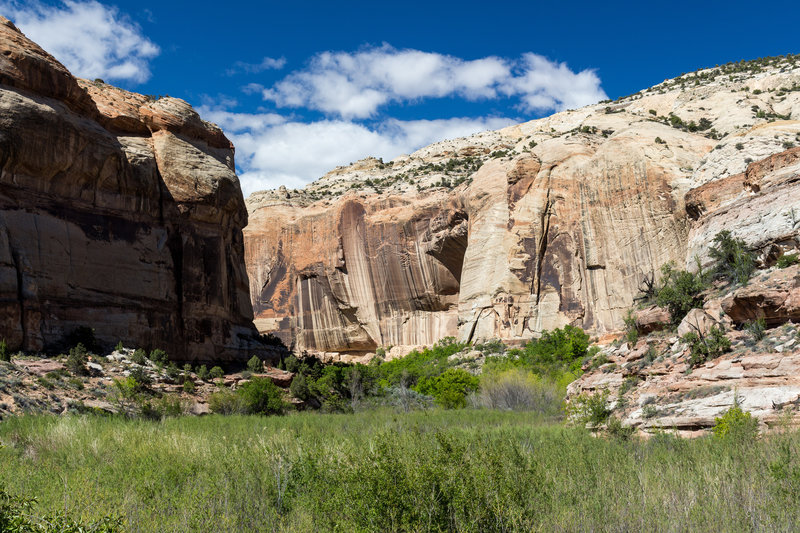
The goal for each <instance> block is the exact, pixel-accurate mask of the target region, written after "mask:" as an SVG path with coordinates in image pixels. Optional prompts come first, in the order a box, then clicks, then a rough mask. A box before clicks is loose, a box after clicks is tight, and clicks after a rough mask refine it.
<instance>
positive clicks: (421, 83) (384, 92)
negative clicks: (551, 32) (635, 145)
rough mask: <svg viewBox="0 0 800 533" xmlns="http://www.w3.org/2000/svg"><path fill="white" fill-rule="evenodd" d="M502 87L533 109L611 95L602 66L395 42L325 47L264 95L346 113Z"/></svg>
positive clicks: (284, 103) (363, 114) (492, 93)
mask: <svg viewBox="0 0 800 533" xmlns="http://www.w3.org/2000/svg"><path fill="white" fill-rule="evenodd" d="M500 95H503V96H506V97H515V98H519V99H520V101H521V107H522V108H523V109H526V110H530V111H534V110H535V111H541V110H562V109H566V108H571V107H579V106H582V105H586V104H591V103H594V102H597V101H598V100H602V99H604V98H605V97H606V95H605V93H604V92H603V90H602V88H601V87H600V79H599V78H598V76H597V74H595V72H594V71H592V70H583V71H581V72H577V73H576V72H573V71H572V70H570V69H569V67H567V65H566V64H565V63H557V62H552V61H550V60H548V59H547V58H545V57H543V56H540V55H536V54H531V53H528V54H525V55H523V56H522V58H521V59H519V60H517V61H511V60H507V59H503V58H499V57H485V58H481V59H476V60H464V59H461V58H457V57H453V56H448V55H443V54H437V53H431V52H422V51H420V50H397V49H395V48H393V47H391V46H389V45H387V44H384V45H383V46H380V47H377V48H375V47H373V48H365V49H363V50H360V51H358V52H354V53H348V52H322V53H320V54H317V55H316V56H314V57H313V58H312V59H311V61H310V62H309V64H308V66H307V67H306V68H304V69H303V70H299V71H295V72H292V73H291V74H289V75H288V76H286V77H285V78H283V79H282V80H281V81H279V82H277V83H276V84H275V85H273V86H272V87H271V88H268V89H264V91H263V96H264V99H265V100H270V101H273V102H274V103H275V104H276V105H277V106H278V107H305V108H309V109H315V110H318V111H322V112H324V113H327V114H330V115H336V116H339V117H341V118H344V119H359V118H362V119H363V118H367V117H372V116H374V115H375V114H376V112H377V111H378V108H380V107H381V106H383V105H386V104H388V103H390V102H409V101H416V100H419V99H423V98H441V97H447V96H458V97H461V98H465V99H467V100H478V99H482V98H485V99H495V98H497V97H498V96H500Z"/></svg>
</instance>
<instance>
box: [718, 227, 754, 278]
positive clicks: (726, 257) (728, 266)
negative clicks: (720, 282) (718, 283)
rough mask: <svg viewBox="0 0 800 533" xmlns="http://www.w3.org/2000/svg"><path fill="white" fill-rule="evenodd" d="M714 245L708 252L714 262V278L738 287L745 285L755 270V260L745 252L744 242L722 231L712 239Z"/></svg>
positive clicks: (726, 231)
mask: <svg viewBox="0 0 800 533" xmlns="http://www.w3.org/2000/svg"><path fill="white" fill-rule="evenodd" d="M714 243H716V246H712V247H711V248H709V250H708V252H709V254H710V255H711V258H712V259H713V260H714V261H715V264H714V269H713V275H714V277H715V278H717V279H726V280H728V281H729V282H731V283H736V284H739V285H744V284H745V283H747V280H749V279H750V277H751V276H752V275H753V272H754V271H755V269H756V260H755V256H754V254H753V253H752V252H750V251H749V250H747V247H746V244H745V242H744V241H743V240H741V239H736V238H734V237H733V236H732V235H731V232H730V231H728V230H723V231H720V232H719V233H717V235H716V236H715V237H714Z"/></svg>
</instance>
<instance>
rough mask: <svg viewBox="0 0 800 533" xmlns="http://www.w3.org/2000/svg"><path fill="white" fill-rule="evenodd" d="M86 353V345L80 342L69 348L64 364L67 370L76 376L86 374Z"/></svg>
mask: <svg viewBox="0 0 800 533" xmlns="http://www.w3.org/2000/svg"><path fill="white" fill-rule="evenodd" d="M87 355H88V354H87V352H86V347H85V346H84V345H83V344H81V343H78V345H77V346H75V347H74V348H70V350H69V355H68V356H67V362H66V364H65V366H66V367H67V370H69V371H70V372H72V373H73V374H75V375H76V376H85V375H87V374H88V373H89V371H88V370H87V368H86V362H87V361H88V357H87Z"/></svg>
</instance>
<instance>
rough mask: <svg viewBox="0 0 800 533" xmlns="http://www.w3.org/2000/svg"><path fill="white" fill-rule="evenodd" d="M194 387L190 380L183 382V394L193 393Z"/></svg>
mask: <svg viewBox="0 0 800 533" xmlns="http://www.w3.org/2000/svg"><path fill="white" fill-rule="evenodd" d="M194 389H195V385H194V381H192V380H191V379H187V380H185V381H184V382H183V392H187V393H192V392H194Z"/></svg>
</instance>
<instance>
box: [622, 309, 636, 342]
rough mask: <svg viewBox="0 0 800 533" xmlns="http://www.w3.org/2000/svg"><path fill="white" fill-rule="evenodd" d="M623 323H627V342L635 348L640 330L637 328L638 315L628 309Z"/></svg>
mask: <svg viewBox="0 0 800 533" xmlns="http://www.w3.org/2000/svg"><path fill="white" fill-rule="evenodd" d="M622 321H623V322H624V323H625V340H626V341H628V344H630V345H631V346H633V345H634V344H636V342H637V341H638V340H639V328H637V326H636V315H635V314H634V313H633V310H632V309H628V312H627V314H626V315H625V317H624V318H623V319H622Z"/></svg>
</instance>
